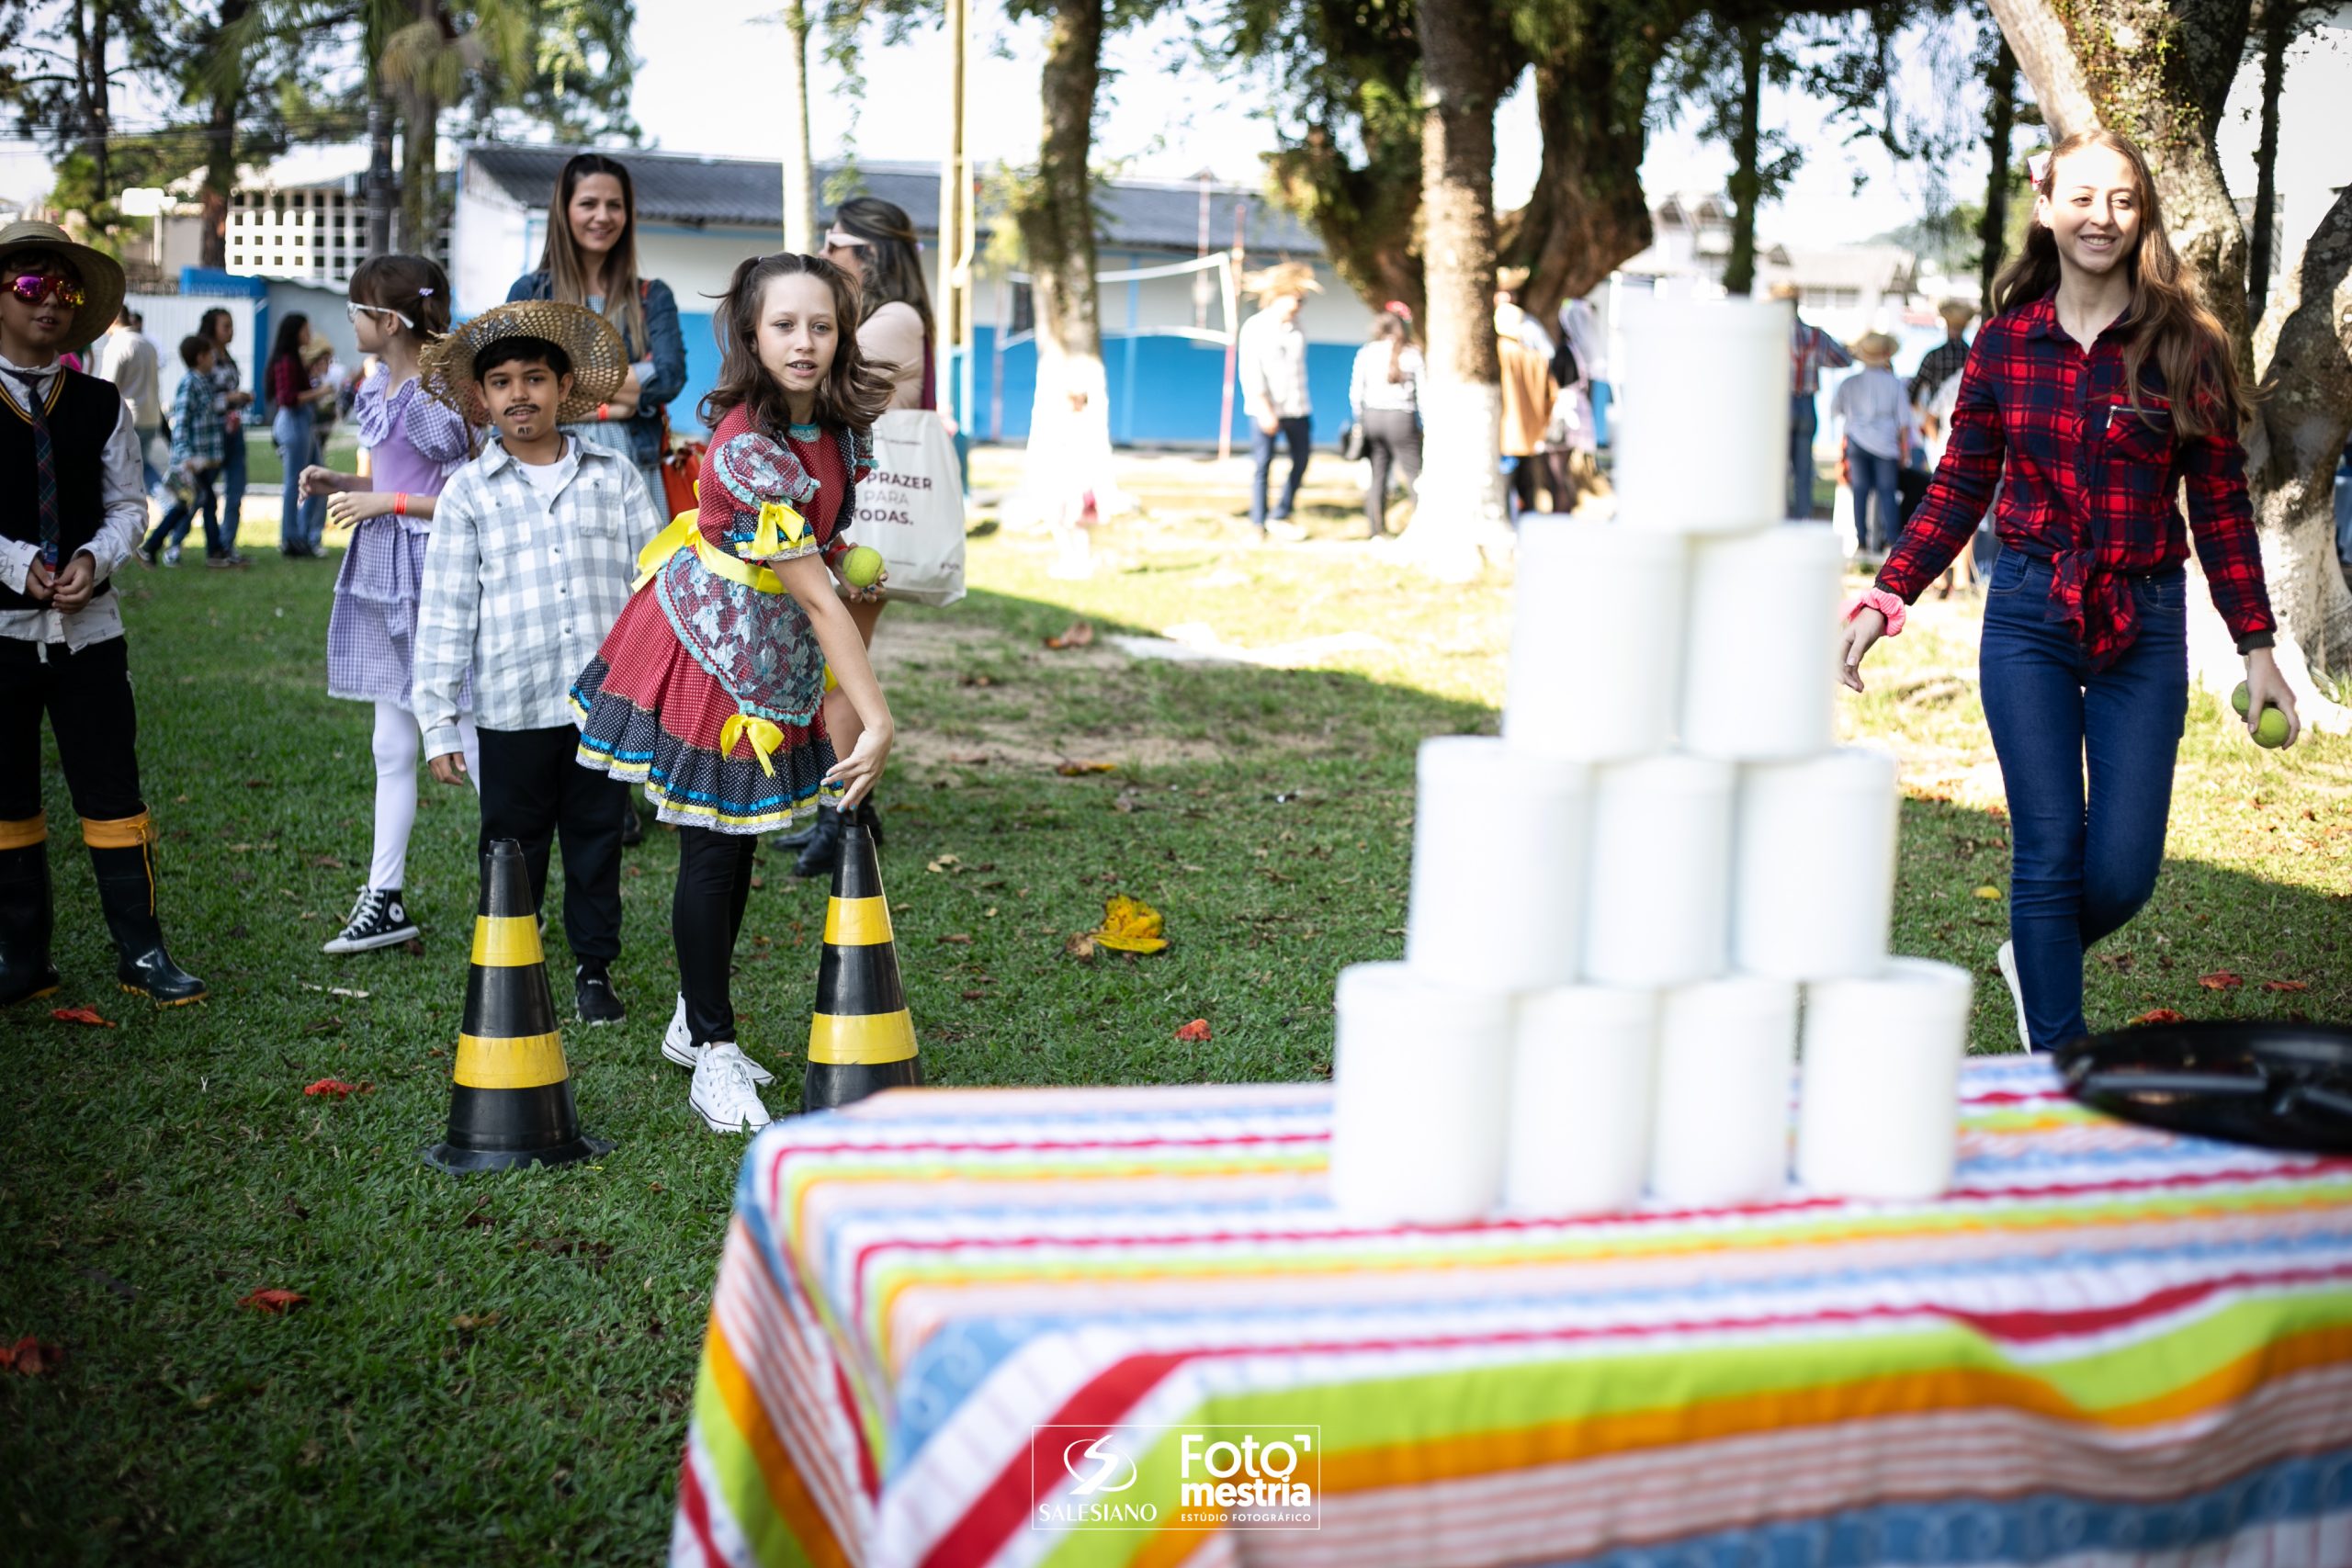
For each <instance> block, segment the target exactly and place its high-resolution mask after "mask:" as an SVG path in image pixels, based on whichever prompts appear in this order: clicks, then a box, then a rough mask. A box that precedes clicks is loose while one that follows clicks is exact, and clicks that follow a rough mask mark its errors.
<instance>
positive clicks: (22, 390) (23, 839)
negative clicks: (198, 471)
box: [0, 222, 204, 1006]
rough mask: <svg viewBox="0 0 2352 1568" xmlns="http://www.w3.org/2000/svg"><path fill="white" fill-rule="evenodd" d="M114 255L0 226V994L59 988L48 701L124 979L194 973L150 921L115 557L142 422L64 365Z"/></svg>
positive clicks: (157, 985) (125, 526)
mask: <svg viewBox="0 0 2352 1568" xmlns="http://www.w3.org/2000/svg"><path fill="white" fill-rule="evenodd" d="M122 292H123V288H122V268H121V266H120V265H118V264H117V263H116V262H115V260H114V259H113V258H112V257H111V256H108V255H107V254H104V253H103V252H99V251H95V250H92V249H91V248H90V247H89V246H87V245H78V244H75V243H74V242H73V241H72V240H70V239H68V238H67V237H66V234H65V231H63V230H62V229H60V228H58V227H57V226H56V225H55V224H51V223H36V222H20V223H12V224H10V225H8V226H7V227H6V229H0V1006H5V1005H6V1004H7V1003H10V1002H16V1001H21V1000H23V999H25V998H28V997H37V996H41V995H44V994H46V993H47V992H50V991H53V990H55V989H57V987H58V974H57V971H56V969H55V968H54V967H52V966H51V964H50V952H49V939H50V931H51V907H50V885H49V842H48V840H49V830H48V824H47V820H46V818H44V817H43V816H42V813H41V779H40V752H41V746H40V723H41V718H42V716H43V715H44V713H45V714H46V716H48V719H49V728H50V732H51V734H52V735H54V736H55V737H56V739H57V753H58V760H59V761H60V762H62V764H63V766H64V770H65V784H66V788H67V790H68V791H69V792H70V793H71V794H72V795H73V798H74V810H75V812H76V813H77V814H78V815H79V816H80V817H81V818H82V841H83V842H84V843H85V844H86V845H88V846H89V851H90V864H91V868H92V869H93V870H94V871H95V872H96V876H97V884H98V904H99V907H100V908H102V909H103V910H104V911H105V913H106V921H107V931H109V932H110V933H111V934H112V935H113V937H114V944H115V952H116V953H117V955H118V959H119V962H118V963H117V964H116V967H115V977H116V978H117V979H118V980H119V981H120V982H121V984H122V987H123V989H125V990H127V991H132V992H136V993H138V994H140V995H142V996H145V997H148V998H151V999H153V1001H155V1002H156V1003H158V1004H159V1005H164V1006H173V1005H176V1004H178V1003H181V1002H192V1001H195V1000H196V999H197V998H199V997H201V996H203V995H204V982H203V981H201V980H199V979H198V978H197V977H196V976H193V975H190V974H187V972H186V971H184V970H182V969H181V968H180V967H179V965H178V964H174V963H173V962H172V959H171V954H169V953H166V952H165V951H164V933H163V929H162V927H161V926H160V925H159V924H158V922H157V920H156V918H155V861H154V843H155V829H154V825H153V822H152V821H150V820H149V818H148V816H147V805H146V801H145V800H144V798H143V797H142V796H141V794H140V790H139V757H138V752H137V749H136V746H135V744H134V739H135V737H136V735H137V732H138V723H139V717H138V711H137V708H136V707H135V705H133V703H132V700H131V694H130V660H129V657H128V653H127V650H126V649H125V647H124V644H123V636H122V610H121V606H120V603H119V596H118V595H117V594H116V593H115V592H114V577H113V574H114V571H115V569H116V568H117V567H119V566H120V565H121V564H122V563H123V562H124V561H125V560H126V559H128V558H130V552H131V548H132V547H134V546H135V545H137V544H138V542H139V534H140V530H141V527H142V526H143V525H145V523H146V521H147V492H146V487H145V485H144V484H143V483H142V481H141V473H140V468H139V436H138V432H137V430H136V428H135V427H134V423H133V416H132V414H131V412H130V406H129V405H128V404H126V403H125V402H124V401H123V399H122V393H121V392H120V390H119V389H117V388H116V387H115V386H113V385H112V384H111V383H109V382H106V381H101V380H99V379H97V378H96V377H93V376H85V375H83V374H82V373H81V372H80V371H77V370H69V369H67V368H65V367H62V366H61V365H60V364H59V363H58V355H59V353H60V351H61V350H62V349H63V348H64V347H65V346H66V345H68V344H85V343H88V342H90V341H92V340H93V339H95V338H96V336H97V335H98V334H99V333H100V332H102V331H104V330H105V328H106V327H107V324H108V323H110V322H111V321H114V319H115V316H116V313H117V312H118V311H119V310H121V308H122Z"/></svg>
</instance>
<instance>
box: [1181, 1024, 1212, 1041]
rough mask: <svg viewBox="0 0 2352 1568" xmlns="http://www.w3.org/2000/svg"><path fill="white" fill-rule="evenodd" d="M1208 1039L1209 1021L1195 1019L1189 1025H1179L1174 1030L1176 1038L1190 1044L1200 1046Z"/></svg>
mask: <svg viewBox="0 0 2352 1568" xmlns="http://www.w3.org/2000/svg"><path fill="white" fill-rule="evenodd" d="M1208 1037H1209V1021H1208V1020H1207V1019H1204V1018H1196V1019H1194V1020H1193V1021H1192V1022H1190V1023H1187V1024H1182V1025H1179V1026H1178V1028H1177V1030H1176V1038H1177V1039H1179V1040H1182V1041H1184V1042H1186V1043H1191V1044H1195V1045H1197V1044H1201V1043H1204V1042H1205V1041H1207V1039H1208Z"/></svg>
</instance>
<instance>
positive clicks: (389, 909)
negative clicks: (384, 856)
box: [319, 887, 417, 953]
mask: <svg viewBox="0 0 2352 1568" xmlns="http://www.w3.org/2000/svg"><path fill="white" fill-rule="evenodd" d="M416 934H417V930H416V922H415V921H414V920H412V919H409V918H408V906H407V905H406V904H405V903H403V902H401V890H400V889H399V888H397V887H363V888H361V889H360V890H359V902H357V903H356V904H354V905H353V906H352V907H351V919H348V920H346V921H345V922H344V926H343V930H342V931H339V932H337V933H336V934H335V936H334V940H332V941H330V942H327V943H326V944H325V945H324V946H323V947H322V948H321V949H320V950H319V951H320V952H322V953H366V952H367V951H368V950H369V949H370V948H377V947H390V946H392V945H393V944H394V943H396V942H406V941H408V940H409V938H411V937H413V936H415V935H416Z"/></svg>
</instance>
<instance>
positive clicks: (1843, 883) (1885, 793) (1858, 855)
mask: <svg viewBox="0 0 2352 1568" xmlns="http://www.w3.org/2000/svg"><path fill="white" fill-rule="evenodd" d="M1739 773H1740V779H1739V808H1738V813H1737V823H1738V826H1737V830H1736V833H1735V835H1734V844H1735V847H1734V850H1733V855H1732V877H1731V887H1732V895H1731V897H1732V919H1731V960H1732V965H1733V967H1735V968H1737V969H1740V970H1744V971H1747V972H1748V973H1751V974H1757V975H1775V976H1780V977H1781V978H1782V979H1786V980H1832V979H1840V978H1844V977H1847V976H1869V975H1875V974H1877V973H1878V972H1879V969H1880V967H1881V966H1882V965H1883V964H1884V963H1885V960H1886V932H1887V923H1888V921H1889V919H1891V918H1892V915H1893V911H1894V851H1895V837H1896V834H1895V819H1896V815H1897V813H1898V811H1899V809H1900V807H1901V802H1900V800H1899V798H1898V796H1897V795H1896V791H1895V765H1894V757H1893V755H1892V754H1890V753H1888V752H1885V751H1883V750H1878V749H1877V748H1875V747H1870V746H1848V747H1842V748H1840V749H1839V750H1835V751H1827V752H1824V753H1823V754H1822V755H1820V756H1818V757H1813V758H1809V759H1807V760H1806V761H1802V762H1759V763H1753V764H1750V765H1749V766H1747V767H1745V768H1742V769H1741V770H1740V771H1739Z"/></svg>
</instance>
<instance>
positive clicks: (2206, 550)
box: [1878, 297, 2278, 670]
mask: <svg viewBox="0 0 2352 1568" xmlns="http://www.w3.org/2000/svg"><path fill="white" fill-rule="evenodd" d="M2120 327H2121V323H2120V322H2119V323H2117V325H2115V326H2110V327H2109V328H2108V330H2107V331H2106V332H2104V333H2100V334H2099V338H2098V342H2097V343H2096V344H2092V346H2091V349H2090V352H2089V353H2088V354H2086V353H2084V352H2083V350H2082V348H2081V346H2080V345H2079V344H2076V343H2075V341H2074V340H2073V339H2072V338H2070V337H2068V336H2067V335H2066V334H2065V333H2064V330H2063V329H2061V328H2060V326H2059V325H2058V310H2057V305H2056V302H2055V299H2054V297H2045V298H2043V299H2038V300H2036V301H2034V302H2033V303H2032V304H2030V305H2027V306H2024V307H2022V308H2021V309H2018V310H2011V311H2009V312H2008V313H2007V314H2006V315H2003V316H1999V317H1996V318H1995V319H1994V320H1993V321H1989V322H1987V323H1986V324H1985V330H1984V331H1983V332H1982V333H1978V334H1977V338H1976V343H1975V345H1974V346H1973V348H1971V349H1970V350H1969V355H1968V365H1967V368H1966V369H1964V370H1963V371H1962V373H1961V382H1960V400H1959V405H1958V407H1957V408H1956V409H1955V410H1954V411H1953V413H1952V423H1951V446H1948V447H1947V448H1946V449H1945V451H1944V459H1943V461H1942V462H1941V463H1940V464H1939V465H1938V466H1937V468H1936V477H1935V480H1934V482H1933V483H1932V484H1930V485H1929V486H1928V494H1927V498H1926V499H1925V500H1924V501H1922V502H1920V503H1919V510H1918V511H1917V513H1913V514H1912V518H1911V521H1910V522H1909V523H1907V524H1906V525H1904V529H1903V540H1902V543H1901V544H1900V545H1898V546H1897V547H1895V550H1894V554H1893V555H1890V556H1889V557H1887V558H1886V564H1885V565H1884V566H1883V567H1881V568H1880V569H1879V574H1878V585H1879V586H1880V587H1881V588H1883V589H1885V590H1886V591H1887V592H1890V593H1894V594H1895V595H1897V596H1899V597H1900V598H1902V599H1903V600H1904V602H1905V603H1906V604H1907V603H1909V602H1911V601H1913V600H1915V599H1917V597H1918V596H1919V593H1920V592H1921V591H1922V590H1923V589H1925V588H1926V587H1927V586H1928V583H1930V582H1932V581H1935V580H1936V578H1937V577H1938V576H1939V575H1940V574H1941V573H1942V571H1943V570H1944V568H1945V567H1946V566H1948V565H1950V564H1951V558H1952V557H1953V556H1955V555H1957V554H1958V553H1959V552H1960V549H1961V547H1962V546H1963V545H1965V544H1966V543H1967V541H1968V536H1970V535H1971V534H1973V533H1974V532H1975V530H1976V520H1977V519H1978V518H1980V517H1982V516H1983V515H1984V514H1985V503H1986V502H1987V501H1989V500H1990V499H1991V497H1992V494H1993V487H1994V485H1995V484H1996V482H1998V481H2000V480H2002V479H2003V478H2004V476H2003V472H2002V461H2003V458H2004V457H2007V482H2006V483H2005V484H2003V485H2002V488H2001V504H2000V510H1999V512H1998V513H1996V516H1995V517H1994V519H1993V526H1994V531H1995V532H1996V534H1997V535H1998V536H2000V540H2001V545H2002V547H2003V548H2005V549H2017V550H2023V551H2025V552H2026V553H2027V554H2028V555H2032V556H2039V557H2041V558H2044V559H2047V560H2049V561H2050V562H2051V563H2052V573H2051V584H2050V603H2049V606H2048V609H2047V611H2046V613H2045V618H2046V619H2048V620H2050V621H2052V622H2058V623H2063V624H2064V625H2067V626H2073V627H2074V628H2075V636H2076V637H2079V638H2080V639H2081V641H2082V644H2083V650H2084V652H2085V653H2086V654H2087V655H2088V656H2089V659H2090V663H2091V667H2092V668H2093V669H2095V670H2104V669H2107V668H2108V667H2109V666H2110V665H2112V664H2113V663H2114V662H2115V661H2116V660H2118V659H2120V658H2121V657H2122V655H2123V651H2124V649H2128V648H2130V647H2131V640H2132V638H2133V637H2136V636H2137V635H2138V633H2139V625H2138V615H2137V612H2136V611H2135V610H2134V608H2133V605H2132V599H2131V579H2133V578H2136V577H2147V576H2151V575H2153V574H2155V573H2157V572H2162V571H2168V570H2172V569H2173V568H2175V567H2177V566H2178V565H2180V563H2181V562H2182V561H2184V560H2186V559H2187V558H2188V537H2187V535H2188V530H2187V528H2186V527H2185V526H2184V525H2183V524H2182V522H2181V516H2180V511H2179V508H2178V506H2177V504H2176V502H2175V497H2176V496H2177V494H2178V493H2179V492H2180V491H2182V490H2183V489H2184V488H2186V490H2187V491H2188V512H2189V515H2190V516H2191V517H2193V518H2194V519H2195V520H2196V536H2197V558H2198V559H2199V561H2201V562H2202V563H2203V564H2204V567H2205V578H2206V581H2207V582H2208V583H2209V584H2210V585H2211V591H2212V594H2213V605H2214V607H2215V608H2216V609H2218V610H2220V611H2221V613H2222V620H2223V621H2224V622H2226V623H2227V624H2228V626H2229V628H2230V632H2231V635H2232V636H2233V637H2236V638H2237V641H2238V650H2239V651H2240V652H2242V653H2243V652H2246V651H2249V650H2251V649H2256V648H2267V647H2268V646H2269V645H2270V641H2271V634H2272V633H2273V632H2274V631H2276V630H2277V627H2278V622H2277V621H2276V620H2275V619H2273V618H2272V616H2271V614H2270V598H2269V595H2268V594H2267V592H2265V591H2264V588H2263V582H2262V553H2261V550H2260V548H2259V547H2258V546H2257V545H2256V539H2255V529H2254V509H2253V504H2252V502H2250V501H2249V500H2248V499H2247V497H2246V491H2245V449H2244V448H2243V447H2241V446H2239V445H2238V443H2237V439H2236V437H2235V436H2233V435H2232V434H2228V433H2226V432H2225V431H2221V430H2212V429H2210V428H2209V432H2208V434H2204V435H2201V436H2199V437H2197V438H2195V439H2194V440H2191V439H2188V438H2186V437H2180V436H2177V435H2175V434H2174V433H2173V429H2172V401H2171V399H2170V398H2169V397H2168V396H2167V395H2166V389H2165V384H2164V378H2163V375H2162V373H2161V372H2160V371H2159V370H2158V369H2157V368H2156V366H2155V363H2154V360H2153V359H2151V360H2150V361H2149V362H2148V363H2147V364H2146V365H2144V366H2143V367H2142V368H2141V387H2142V395H2141V400H2140V401H2141V407H2142V408H2143V410H2144V411H2145V416H2144V417H2143V415H2142V414H2140V413H2136V412H2133V410H2132V408H2131V388H2130V386H2129V385H2128V384H2127V383H2126V382H2125V380H2124V377H2123V337H2124V334H2123V332H2122V331H2121V330H2120Z"/></svg>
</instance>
